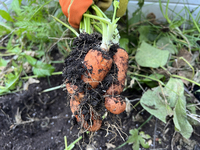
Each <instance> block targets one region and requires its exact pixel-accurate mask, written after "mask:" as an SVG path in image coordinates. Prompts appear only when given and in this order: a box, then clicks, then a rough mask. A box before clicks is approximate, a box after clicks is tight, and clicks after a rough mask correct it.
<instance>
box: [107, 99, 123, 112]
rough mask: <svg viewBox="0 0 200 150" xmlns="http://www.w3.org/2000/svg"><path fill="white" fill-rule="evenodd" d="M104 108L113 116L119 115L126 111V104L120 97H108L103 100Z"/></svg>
mask: <svg viewBox="0 0 200 150" xmlns="http://www.w3.org/2000/svg"><path fill="white" fill-rule="evenodd" d="M105 107H106V109H107V110H108V111H110V112H111V113H113V114H120V113H122V112H123V111H124V110H125V109H126V102H125V101H124V99H123V98H122V97H120V96H118V97H112V96H110V97H106V98H105Z"/></svg>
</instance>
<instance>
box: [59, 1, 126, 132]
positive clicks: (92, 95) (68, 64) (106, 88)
mask: <svg viewBox="0 0 200 150" xmlns="http://www.w3.org/2000/svg"><path fill="white" fill-rule="evenodd" d="M113 5H114V15H113V19H112V21H111V20H110V19H108V18H107V16H106V15H105V14H104V13H103V12H102V11H101V10H100V9H99V8H98V7H97V6H95V5H92V6H91V8H92V9H93V10H94V11H95V14H96V15H92V14H91V13H90V12H89V11H87V13H85V14H84V15H83V21H82V22H81V25H80V31H81V32H82V33H81V34H78V33H75V34H76V35H78V37H77V38H76V39H75V40H74V42H73V45H74V48H73V50H72V51H71V53H70V55H69V56H68V57H67V59H66V61H65V68H64V70H63V76H64V78H65V84H66V89H67V92H68V95H69V97H70V108H71V111H72V113H73V115H74V116H75V117H76V120H77V122H80V123H81V126H82V127H83V128H85V129H86V130H89V131H97V130H99V129H100V127H101V124H102V120H101V116H102V113H103V112H104V109H103V108H104V106H105V108H106V109H107V110H108V111H110V112H111V113H113V114H120V113H122V112H123V111H124V110H125V108H126V103H125V100H124V98H123V97H122V96H121V95H120V93H121V92H122V91H123V89H124V86H125V79H126V72H127V69H128V54H127V52H126V51H125V50H124V49H122V48H120V47H119V46H118V43H119V33H118V30H117V24H116V23H117V21H118V20H119V18H117V19H116V18H115V16H116V10H117V7H118V5H119V4H118V1H114V2H113ZM56 20H58V19H56ZM97 20H98V22H97ZM95 22H97V23H96V24H95ZM90 25H93V28H95V29H96V30H97V31H98V32H100V34H99V33H91V26H90ZM88 27H89V28H88ZM70 29H71V28H70ZM72 31H73V29H72ZM73 32H75V31H73ZM85 32H87V33H85Z"/></svg>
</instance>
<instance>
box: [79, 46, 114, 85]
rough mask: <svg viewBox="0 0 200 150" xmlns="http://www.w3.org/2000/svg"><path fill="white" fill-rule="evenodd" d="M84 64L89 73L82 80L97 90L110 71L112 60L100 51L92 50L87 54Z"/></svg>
mask: <svg viewBox="0 0 200 150" xmlns="http://www.w3.org/2000/svg"><path fill="white" fill-rule="evenodd" d="M84 63H85V66H86V67H87V69H88V71H87V75H83V76H82V80H83V81H84V82H85V83H89V84H90V85H91V86H92V88H96V87H97V85H98V84H99V82H101V81H102V80H103V79H104V77H105V76H106V75H107V73H108V72H109V71H110V69H111V66H112V58H110V57H109V56H108V55H106V54H103V53H102V52H100V51H98V50H93V49H91V50H90V51H89V52H88V53H87V54H86V56H85V59H84ZM90 70H91V71H90Z"/></svg>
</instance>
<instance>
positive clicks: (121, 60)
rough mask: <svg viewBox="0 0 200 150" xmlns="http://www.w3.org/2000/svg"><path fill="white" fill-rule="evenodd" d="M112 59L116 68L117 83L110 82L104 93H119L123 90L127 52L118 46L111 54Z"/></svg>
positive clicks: (126, 67)
mask: <svg viewBox="0 0 200 150" xmlns="http://www.w3.org/2000/svg"><path fill="white" fill-rule="evenodd" d="M113 61H114V63H115V64H116V66H117V68H118V74H117V79H118V83H117V84H112V85H111V86H110V87H109V88H108V90H107V91H106V95H119V94H120V93H121V92H122V91H123V89H124V85H125V79H126V72H127V69H128V53H127V52H126V51H125V50H124V49H122V48H118V49H117V52H116V53H115V55H114V56H113Z"/></svg>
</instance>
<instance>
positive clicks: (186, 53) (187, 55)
mask: <svg viewBox="0 0 200 150" xmlns="http://www.w3.org/2000/svg"><path fill="white" fill-rule="evenodd" d="M177 57H183V58H184V59H185V60H187V61H188V62H189V63H190V62H191V60H192V55H191V54H190V52H189V51H187V50H186V49H185V48H182V49H180V51H179V53H178V55H177ZM186 65H187V63H186V62H185V61H184V60H182V59H176V60H175V61H174V62H173V64H172V66H173V67H175V68H181V67H185V66H186Z"/></svg>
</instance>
